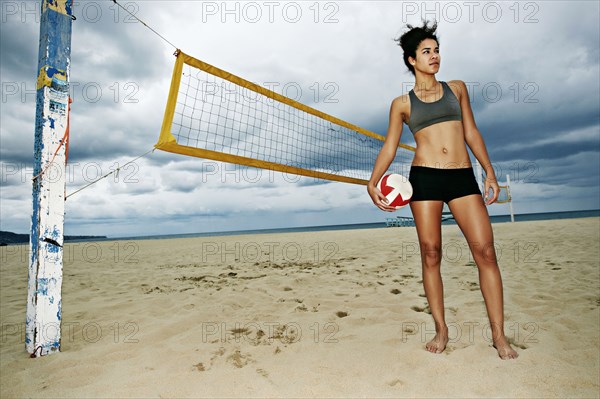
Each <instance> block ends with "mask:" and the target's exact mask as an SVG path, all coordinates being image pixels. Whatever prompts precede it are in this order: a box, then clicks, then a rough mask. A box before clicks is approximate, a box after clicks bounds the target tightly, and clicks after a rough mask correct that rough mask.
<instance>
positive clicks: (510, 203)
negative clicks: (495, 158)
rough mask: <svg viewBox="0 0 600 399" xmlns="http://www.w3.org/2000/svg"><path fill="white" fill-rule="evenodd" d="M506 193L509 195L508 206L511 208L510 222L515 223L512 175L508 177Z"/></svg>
mask: <svg viewBox="0 0 600 399" xmlns="http://www.w3.org/2000/svg"><path fill="white" fill-rule="evenodd" d="M506 191H507V193H508V206H509V208H510V221H511V222H514V221H515V214H514V212H513V204H512V195H511V194H510V175H506Z"/></svg>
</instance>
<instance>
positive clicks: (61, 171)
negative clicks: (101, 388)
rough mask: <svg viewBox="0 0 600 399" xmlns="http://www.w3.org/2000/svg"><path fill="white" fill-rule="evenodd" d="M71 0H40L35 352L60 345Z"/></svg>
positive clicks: (32, 280)
mask: <svg viewBox="0 0 600 399" xmlns="http://www.w3.org/2000/svg"><path fill="white" fill-rule="evenodd" d="M72 3H73V0H42V16H41V23H40V47H39V57H38V68H37V71H38V77H37V84H36V87H37V93H36V113H35V144H34V150H33V151H34V164H33V171H34V172H33V173H34V176H36V177H35V178H34V181H33V189H32V199H33V212H32V215H31V234H30V256H29V282H28V295H27V318H26V334H25V346H26V349H27V351H28V352H29V353H32V354H34V356H43V355H46V354H49V353H54V352H58V351H59V350H60V323H61V312H62V311H61V306H62V300H61V288H62V264H63V242H64V236H63V227H64V216H65V212H64V210H65V204H64V202H65V198H64V193H65V182H66V174H65V172H66V145H65V142H64V140H65V137H66V136H65V132H66V129H67V122H68V109H69V68H70V58H71V27H72V21H73V19H72V18H71V13H72ZM49 167H52V178H49V177H48V176H47V175H46V174H45V173H44V172H45V171H46V170H47V169H46V168H49Z"/></svg>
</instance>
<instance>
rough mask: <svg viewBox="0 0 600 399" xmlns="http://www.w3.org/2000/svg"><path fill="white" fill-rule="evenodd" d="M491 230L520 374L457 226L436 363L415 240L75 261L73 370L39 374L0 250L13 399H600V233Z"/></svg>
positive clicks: (369, 238)
mask: <svg viewBox="0 0 600 399" xmlns="http://www.w3.org/2000/svg"><path fill="white" fill-rule="evenodd" d="M493 227H494V234H495V239H496V248H497V252H498V257H499V264H500V267H501V270H502V276H503V280H504V296H505V315H506V325H505V328H506V334H507V336H508V337H509V339H510V340H511V342H512V343H513V344H514V346H515V349H517V351H518V352H519V355H520V356H519V358H518V359H517V360H513V361H503V360H501V359H500V358H499V357H498V356H497V354H496V351H495V350H494V348H493V347H492V346H491V342H490V338H489V337H490V330H489V328H488V321H487V316H486V312H485V307H484V303H483V299H482V296H481V292H480V290H479V284H478V275H477V268H476V266H475V265H474V263H473V261H472V259H471V256H470V253H469V251H468V250H467V246H466V242H465V240H464V238H463V237H462V235H461V233H460V230H459V229H458V227H457V226H454V225H448V226H444V227H443V240H444V246H443V264H442V274H443V278H444V284H445V298H446V303H445V306H446V318H447V321H448V323H449V328H450V336H451V337H450V338H451V339H450V343H449V345H448V347H447V349H446V351H445V352H444V353H443V354H439V355H436V354H431V353H428V352H427V351H425V349H424V345H425V343H426V342H427V341H428V340H430V339H431V338H432V337H433V331H434V326H433V322H432V319H431V316H430V314H428V313H427V312H428V308H427V305H426V299H425V296H424V292H423V287H422V283H421V270H420V268H421V267H420V256H419V254H418V245H417V239H416V232H415V229H414V228H409V227H402V228H389V229H371V230H348V231H323V232H308V233H286V234H264V235H263V234H260V235H239V236H228V237H203V238H186V239H164V240H141V241H106V242H97V243H71V244H67V245H66V246H65V255H64V257H65V259H64V282H63V297H62V306H63V318H62V321H63V326H62V347H61V353H57V354H53V355H50V356H45V357H41V358H37V359H30V358H29V356H28V354H27V353H26V351H25V347H24V333H25V325H24V321H25V308H26V298H27V258H28V250H29V249H28V246H12V247H3V248H2V249H1V254H0V255H1V256H2V259H1V260H2V266H1V269H0V281H1V292H0V295H1V297H0V299H1V303H0V305H1V319H2V341H1V350H0V365H1V378H0V380H1V391H0V396H1V397H2V398H13V397H34V398H36V397H77V398H88V397H103V398H104V397H120V398H124V397H144V398H146V397H147V398H158V397H160V398H165V397H182V398H185V397H211V398H212V397H260V398H263V397H411V398H413V397H416V398H436V397H444V398H458V397H460V398H470V397H477V398H481V397H509V398H512V397H518V398H542V397H543V398H559V397H560V398H565V397H569V398H573V397H586V398H587V397H599V396H600V381H599V378H600V377H599V375H600V371H599V370H600V369H599V366H600V364H599V363H600V342H599V331H600V292H599V291H600V264H599V259H600V253H599V252H600V250H599V246H600V236H599V235H600V219H599V218H582V219H569V220H548V221H536V222H517V223H500V224H495V225H494V226H493Z"/></svg>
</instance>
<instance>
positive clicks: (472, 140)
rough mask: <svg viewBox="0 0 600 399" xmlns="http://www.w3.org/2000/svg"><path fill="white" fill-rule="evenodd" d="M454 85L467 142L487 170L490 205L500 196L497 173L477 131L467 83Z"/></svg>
mask: <svg viewBox="0 0 600 399" xmlns="http://www.w3.org/2000/svg"><path fill="white" fill-rule="evenodd" d="M452 83H453V84H454V85H455V86H457V87H458V89H459V90H458V92H459V101H460V108H461V112H462V123H463V129H464V133H465V141H466V143H467V145H468V146H469V148H470V149H471V151H472V152H473V155H475V158H477V160H478V161H479V164H480V165H481V166H482V167H483V170H485V176H486V177H485V183H484V190H485V198H486V204H487V205H489V204H492V203H494V202H496V200H497V199H498V195H499V194H500V187H499V186H498V181H497V180H496V173H495V172H494V168H493V166H492V163H491V161H490V157H489V155H488V152H487V148H486V146H485V143H484V141H483V137H482V136H481V132H480V131H479V129H477V125H476V124H475V118H474V116H473V110H472V109H471V101H470V100H469V93H468V91H467V85H465V83H464V82H463V81H461V80H454V81H452ZM490 188H491V189H492V196H491V197H490V198H488V194H489V191H490Z"/></svg>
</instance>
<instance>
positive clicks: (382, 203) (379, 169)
mask: <svg viewBox="0 0 600 399" xmlns="http://www.w3.org/2000/svg"><path fill="white" fill-rule="evenodd" d="M405 101H406V98H405V97H398V98H396V99H394V101H392V105H391V106H390V117H389V124H388V130H387V135H386V136H385V142H384V143H383V147H382V148H381V150H380V151H379V155H378V156H377V160H376V161H375V165H374V166H373V172H372V173H371V179H369V183H368V184H367V191H368V192H369V195H370V196H371V199H372V200H373V203H374V204H375V205H377V207H378V208H379V209H381V210H383V211H388V212H393V211H395V210H396V208H394V207H391V206H389V205H388V204H387V199H386V198H385V196H384V195H383V194H382V193H381V191H379V190H378V189H377V183H378V182H379V180H380V179H381V177H382V176H383V174H384V173H385V172H386V171H387V170H388V168H389V167H390V164H391V163H392V161H393V160H394V157H395V156H396V151H397V150H398V144H399V143H400V136H402V114H403V112H402V111H403V107H404V106H405V104H404V103H405Z"/></svg>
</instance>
